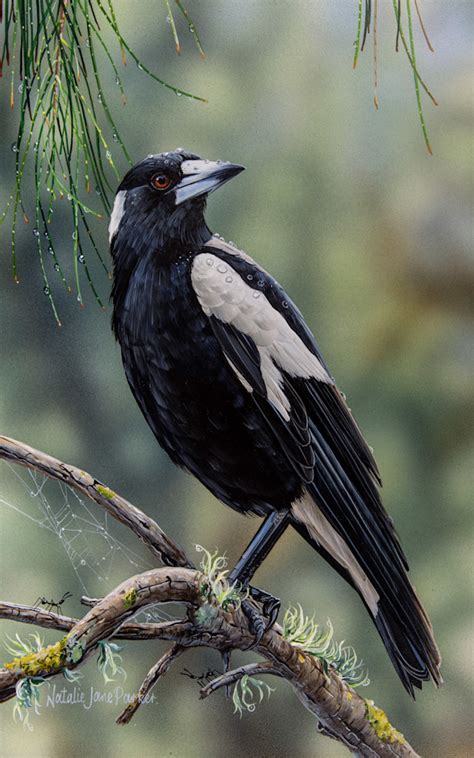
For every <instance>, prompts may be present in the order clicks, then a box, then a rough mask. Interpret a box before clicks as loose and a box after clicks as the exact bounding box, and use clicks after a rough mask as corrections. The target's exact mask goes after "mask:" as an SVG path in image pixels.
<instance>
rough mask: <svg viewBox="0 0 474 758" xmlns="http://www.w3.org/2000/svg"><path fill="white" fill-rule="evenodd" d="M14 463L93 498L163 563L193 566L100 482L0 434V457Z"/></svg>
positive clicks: (159, 531) (141, 515) (154, 525)
mask: <svg viewBox="0 0 474 758" xmlns="http://www.w3.org/2000/svg"><path fill="white" fill-rule="evenodd" d="M1 459H3V460H5V461H10V462H11V463H17V464H19V465H20V466H25V467H26V468H28V469H31V470H32V471H39V473H40V474H44V475H45V476H47V477H49V478H50V479H57V480H58V481H60V482H63V483H64V484H66V485H67V486H68V487H72V489H74V490H76V491H77V492H80V493H81V494H82V495H86V497H88V498H90V499H91V500H93V501H94V502H95V503H97V505H100V507H101V508H104V509H105V510H106V511H107V513H109V514H110V515H111V516H113V518H114V519H116V520H117V521H120V523H121V524H124V525H125V526H127V527H128V528H129V529H131V531H132V532H133V533H134V534H136V535H137V537H138V538H139V539H140V540H141V541H142V542H143V543H144V544H145V545H146V546H147V548H148V549H149V550H150V551H151V552H152V553H153V555H154V556H155V558H159V559H160V561H161V562H162V563H164V564H165V565H166V566H186V567H187V568H193V564H192V563H191V561H189V560H188V558H187V557H186V555H185V553H184V552H183V550H182V549H181V548H180V547H179V545H177V544H176V543H175V542H174V541H173V540H172V539H171V538H170V537H168V535H167V534H165V532H164V531H163V530H162V529H161V528H160V527H159V526H158V524H157V523H156V521H154V520H153V519H152V518H150V517H149V516H147V515H146V514H145V513H143V511H141V510H140V509H139V508H136V507H135V506H134V505H132V504H131V503H129V502H128V500H125V498H123V497H121V496H120V495H118V494H117V493H116V492H114V491H113V490H111V489H110V487H107V486H106V485H105V484H102V482H99V481H98V480H97V479H94V477H92V476H91V475H90V474H88V473H87V472H86V471H82V470H81V469H79V468H76V466H71V465H70V464H69V463H63V462H62V461H59V460H58V459H57V458H53V457H52V456H50V455H47V454H46V453H42V452H41V451H40V450H35V448H33V447H29V446H28V445H24V444H23V442H17V440H13V439H11V438H9V437H3V436H0V460H1Z"/></svg>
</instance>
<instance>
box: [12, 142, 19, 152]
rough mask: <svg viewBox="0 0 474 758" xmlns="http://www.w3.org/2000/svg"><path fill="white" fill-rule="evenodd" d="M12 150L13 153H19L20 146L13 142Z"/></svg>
mask: <svg viewBox="0 0 474 758" xmlns="http://www.w3.org/2000/svg"><path fill="white" fill-rule="evenodd" d="M11 150H12V153H17V152H18V145H17V144H16V142H12V144H11Z"/></svg>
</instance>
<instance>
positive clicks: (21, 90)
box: [18, 82, 23, 95]
mask: <svg viewBox="0 0 474 758" xmlns="http://www.w3.org/2000/svg"><path fill="white" fill-rule="evenodd" d="M18 92H19V93H20V95H21V93H22V92H23V82H20V84H19V85H18Z"/></svg>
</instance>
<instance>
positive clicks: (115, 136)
mask: <svg viewBox="0 0 474 758" xmlns="http://www.w3.org/2000/svg"><path fill="white" fill-rule="evenodd" d="M112 139H113V141H114V142H118V141H119V138H118V134H117V132H113V134H112Z"/></svg>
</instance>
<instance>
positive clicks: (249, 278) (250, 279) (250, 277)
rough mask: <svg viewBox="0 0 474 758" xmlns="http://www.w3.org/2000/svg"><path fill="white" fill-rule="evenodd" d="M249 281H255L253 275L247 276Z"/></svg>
mask: <svg viewBox="0 0 474 758" xmlns="http://www.w3.org/2000/svg"><path fill="white" fill-rule="evenodd" d="M247 279H248V280H249V282H251V281H252V280H253V274H247Z"/></svg>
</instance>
